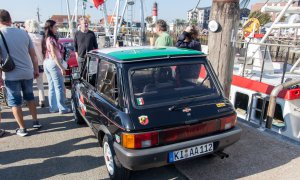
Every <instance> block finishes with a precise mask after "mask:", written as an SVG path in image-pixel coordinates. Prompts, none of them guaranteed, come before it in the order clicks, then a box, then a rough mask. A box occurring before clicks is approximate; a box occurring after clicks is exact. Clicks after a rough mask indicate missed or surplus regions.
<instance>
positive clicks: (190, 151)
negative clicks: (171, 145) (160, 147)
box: [169, 143, 214, 162]
mask: <svg viewBox="0 0 300 180" xmlns="http://www.w3.org/2000/svg"><path fill="white" fill-rule="evenodd" d="M213 150H214V144H213V143H207V144H202V145H199V146H194V147H189V148H186V149H181V150H178V151H173V152H169V162H175V161H180V160H183V159H187V158H191V157H195V156H199V155H202V154H206V153H209V152H212V151H213Z"/></svg>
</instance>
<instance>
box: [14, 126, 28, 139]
mask: <svg viewBox="0 0 300 180" xmlns="http://www.w3.org/2000/svg"><path fill="white" fill-rule="evenodd" d="M16 134H17V135H19V136H22V137H24V136H27V135H28V132H27V130H26V129H19V128H18V129H16Z"/></svg>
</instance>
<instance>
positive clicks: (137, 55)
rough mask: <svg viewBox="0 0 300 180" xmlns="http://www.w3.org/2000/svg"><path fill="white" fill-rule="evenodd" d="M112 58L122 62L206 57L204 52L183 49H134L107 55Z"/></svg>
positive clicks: (116, 51)
mask: <svg viewBox="0 0 300 180" xmlns="http://www.w3.org/2000/svg"><path fill="white" fill-rule="evenodd" d="M107 54H108V55H110V56H113V57H115V58H116V59H119V60H122V61H130V60H133V59H143V58H147V59H148V58H154V57H168V56H189V55H204V53H203V52H200V51H195V50H190V49H182V48H174V47H167V48H150V47H149V48H146V47H145V48H132V49H124V50H122V49H120V50H115V51H112V52H109V53H107Z"/></svg>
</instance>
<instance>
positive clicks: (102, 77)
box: [97, 60, 118, 105]
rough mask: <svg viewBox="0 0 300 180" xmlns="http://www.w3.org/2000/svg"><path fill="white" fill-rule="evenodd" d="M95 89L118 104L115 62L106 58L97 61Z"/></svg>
mask: <svg viewBox="0 0 300 180" xmlns="http://www.w3.org/2000/svg"><path fill="white" fill-rule="evenodd" d="M98 69H99V73H98V83H97V90H98V92H100V93H101V95H103V96H104V97H105V98H106V99H107V100H109V101H110V102H112V103H114V104H116V105H117V104H118V87H117V86H118V85H117V69H116V66H115V64H113V63H111V62H108V61H106V60H101V61H100V63H99V68H98Z"/></svg>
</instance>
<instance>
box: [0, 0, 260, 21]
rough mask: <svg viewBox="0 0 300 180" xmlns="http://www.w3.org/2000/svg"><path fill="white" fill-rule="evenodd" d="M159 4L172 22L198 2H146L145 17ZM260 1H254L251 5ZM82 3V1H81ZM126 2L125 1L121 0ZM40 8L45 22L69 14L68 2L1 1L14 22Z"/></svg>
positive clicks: (95, 13) (205, 1) (110, 1)
mask: <svg viewBox="0 0 300 180" xmlns="http://www.w3.org/2000/svg"><path fill="white" fill-rule="evenodd" d="M115 1H116V0H107V9H108V12H109V13H112V11H113V10H114V4H115ZM135 1H136V5H135V6H134V8H133V10H134V13H135V20H138V18H139V16H140V15H139V14H140V5H139V2H140V1H139V0H135ZM155 1H156V2H158V10H159V11H158V16H159V17H158V18H161V19H165V20H167V21H172V20H174V19H177V18H178V19H186V14H187V11H188V10H190V9H192V8H194V7H195V6H196V4H197V2H198V0H144V2H145V17H146V16H149V15H151V11H152V6H153V3H154V2H155ZM257 1H258V0H252V1H251V3H254V2H257ZM69 2H70V8H71V13H73V10H74V5H75V0H69ZM80 2H82V0H80ZM121 2H124V0H121ZM211 2H212V0H201V2H200V5H199V7H206V6H210V5H211ZM81 4H82V3H80V7H79V12H80V14H82V6H81ZM90 5H92V4H88V5H87V10H86V14H89V15H90V16H91V18H92V21H93V22H95V21H96V20H99V19H101V18H102V17H103V16H102V12H101V11H100V10H97V9H96V8H95V7H94V8H90V7H89V6H90ZM37 7H39V8H40V14H41V20H42V21H45V20H47V19H48V18H49V17H51V15H53V14H67V6H66V0H19V1H12V0H0V8H1V9H2V8H3V9H6V10H8V11H9V12H10V13H11V16H12V18H13V21H16V20H26V19H32V18H33V19H36V17H37V16H36V9H37Z"/></svg>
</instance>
